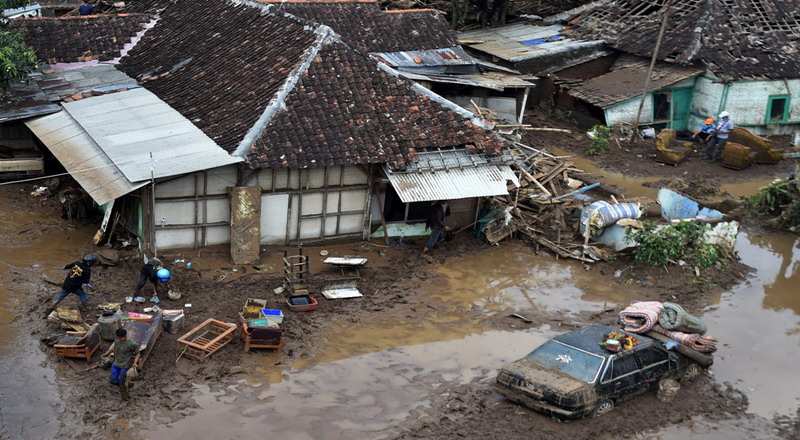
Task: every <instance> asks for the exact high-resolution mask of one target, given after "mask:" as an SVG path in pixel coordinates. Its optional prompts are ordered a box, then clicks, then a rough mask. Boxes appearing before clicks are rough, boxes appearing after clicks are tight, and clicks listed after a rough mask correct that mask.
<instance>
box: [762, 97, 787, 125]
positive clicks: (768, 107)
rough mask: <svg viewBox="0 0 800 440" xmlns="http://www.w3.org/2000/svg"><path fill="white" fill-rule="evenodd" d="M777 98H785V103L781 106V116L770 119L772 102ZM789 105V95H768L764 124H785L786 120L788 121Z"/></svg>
mask: <svg viewBox="0 0 800 440" xmlns="http://www.w3.org/2000/svg"><path fill="white" fill-rule="evenodd" d="M779 99H784V100H786V105H785V106H784V108H783V115H782V116H781V119H780V120H772V118H771V117H770V116H771V114H772V105H773V102H775V101H777V100H779ZM791 105H792V97H791V96H789V95H770V96H769V98H768V100H767V114H766V115H765V116H764V123H765V124H766V125H769V124H785V123H786V122H788V121H789V112H790V110H791Z"/></svg>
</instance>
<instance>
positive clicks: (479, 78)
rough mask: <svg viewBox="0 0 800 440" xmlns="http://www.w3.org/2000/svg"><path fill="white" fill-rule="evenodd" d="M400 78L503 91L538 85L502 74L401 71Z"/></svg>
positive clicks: (515, 76) (514, 76)
mask: <svg viewBox="0 0 800 440" xmlns="http://www.w3.org/2000/svg"><path fill="white" fill-rule="evenodd" d="M399 72H400V76H401V77H403V78H407V79H410V80H414V81H430V82H436V83H446V84H459V85H464V86H472V87H482V88H485V89H492V90H497V91H503V90H505V89H525V88H532V87H535V86H536V84H534V83H532V82H528V81H526V80H524V79H522V78H520V77H519V76H517V75H505V74H502V73H494V72H493V73H476V74H466V75H447V74H440V75H437V74H419V73H414V72H405V71H403V70H400V71H399Z"/></svg>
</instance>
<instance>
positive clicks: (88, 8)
mask: <svg viewBox="0 0 800 440" xmlns="http://www.w3.org/2000/svg"><path fill="white" fill-rule="evenodd" d="M92 14H94V6H93V5H90V4H89V3H87V1H86V0H83V4H82V5H81V6H80V7H79V8H78V15H92Z"/></svg>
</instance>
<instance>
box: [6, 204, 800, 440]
mask: <svg viewBox="0 0 800 440" xmlns="http://www.w3.org/2000/svg"><path fill="white" fill-rule="evenodd" d="M0 200H2V199H0ZM2 203H7V202H3V201H0V239H2V243H3V246H2V248H0V282H1V283H2V286H1V287H0V340H2V341H3V344H2V345H0V426H1V427H0V438H26V439H27V438H32V439H34V438H36V439H38V438H54V437H56V436H57V435H59V433H60V436H63V435H64V433H65V432H69V429H68V427H70V426H80V424H81V421H80V420H77V419H75V416H74V412H72V411H66V410H65V408H64V406H63V403H61V400H60V398H61V396H63V395H64V394H63V393H69V384H64V383H62V382H61V378H60V377H59V376H58V374H56V372H55V370H54V369H53V368H52V363H51V362H48V360H47V356H48V354H47V353H46V352H45V351H43V349H42V348H41V347H40V344H39V342H38V339H37V337H36V336H35V335H29V334H25V332H22V331H20V328H19V326H18V325H17V324H16V321H15V317H16V316H17V315H18V314H20V313H24V312H21V311H20V308H19V307H17V306H18V305H19V304H20V303H21V301H22V300H23V299H24V296H25V295H26V294H29V292H30V289H32V288H39V289H40V288H41V284H40V283H32V282H31V281H30V280H32V279H34V278H35V279H37V280H39V279H41V277H42V275H48V276H49V277H50V278H51V279H60V278H61V275H62V273H61V271H60V270H59V266H60V265H63V264H65V263H67V262H70V261H73V260H74V259H75V258H77V256H80V254H81V253H82V252H85V251H87V250H88V248H87V247H86V243H88V242H89V240H90V238H91V236H92V233H93V232H94V230H93V228H91V227H71V228H65V225H64V223H63V222H62V221H61V220H60V219H58V218H55V217H51V218H40V217H38V216H35V215H31V214H30V213H28V212H26V210H25V209H23V208H21V207H12V206H7V205H6V206H3V205H2ZM736 251H737V252H738V253H739V255H740V256H741V259H742V261H743V262H744V263H745V264H747V265H749V266H751V267H753V268H755V271H753V272H752V273H751V274H750V275H749V276H748V278H747V280H746V281H744V282H742V283H740V284H738V285H736V286H734V287H733V288H731V289H729V290H727V291H724V292H721V293H719V294H717V295H713V296H712V297H711V298H710V305H709V306H708V307H706V309H705V311H704V313H703V319H704V320H705V321H706V322H707V324H708V326H709V329H710V333H711V334H712V335H714V336H715V337H717V338H719V339H720V340H721V341H722V346H721V348H720V350H719V352H718V354H717V357H716V362H715V364H714V366H713V367H712V374H713V377H714V380H715V381H717V382H719V383H730V384H731V385H732V386H733V387H734V388H736V389H738V390H739V391H741V392H742V393H744V394H745V395H746V396H747V398H748V400H749V406H748V411H749V412H750V413H752V414H754V415H756V416H758V418H757V419H754V420H753V421H751V422H748V423H747V424H745V425H743V424H742V423H739V422H737V421H736V420H731V421H725V420H722V421H706V420H703V419H701V418H698V419H697V420H692V421H691V423H688V424H681V425H680V426H669V427H667V428H664V429H662V430H657V431H655V432H648V433H645V434H644V435H645V437H646V438H654V439H655V438H659V439H679V438H689V437H691V438H701V439H713V438H756V439H758V438H771V434H770V429H771V428H770V426H769V424H770V423H771V421H772V420H773V418H774V417H775V416H793V415H795V414H796V412H797V409H798V405H800V387H798V386H797V385H798V380H797V372H796V371H797V365H800V287H798V286H800V240H798V238H797V237H796V236H793V235H784V234H779V233H756V232H743V233H741V234H740V235H739V238H738V241H737V244H736ZM421 264H424V263H421ZM436 271H437V272H438V275H439V276H438V277H436V278H434V279H431V280H430V281H429V282H426V283H425V285H423V286H422V287H420V291H419V292H415V293H416V294H419V295H426V296H427V297H429V298H430V304H431V306H430V307H422V308H419V309H417V310H416V311H415V312H414V314H410V315H402V316H398V315H397V314H391V313H388V314H380V313H376V314H374V315H371V317H370V318H369V319H360V320H359V321H357V322H348V321H347V320H346V319H343V320H342V321H341V322H339V321H337V322H336V323H335V325H333V326H331V327H329V328H328V329H327V330H326V331H325V333H324V334H323V335H322V337H321V338H320V340H319V341H317V342H316V344H317V347H316V351H315V355H314V356H313V357H310V358H303V359H297V360H288V361H286V362H283V363H280V364H278V365H275V360H276V358H275V356H273V355H270V354H255V355H252V356H250V357H248V359H250V361H249V362H248V364H247V365H246V369H245V374H244V375H243V377H241V378H239V379H237V380H236V381H234V382H229V383H224V384H214V383H204V382H203V381H202V380H198V382H197V383H196V385H195V388H194V399H195V401H196V402H197V404H198V406H199V407H198V408H194V409H190V410H187V411H186V413H185V414H184V415H185V417H183V418H180V419H178V420H173V419H165V418H162V417H161V415H160V411H159V410H158V409H157V408H153V410H152V411H150V412H149V413H146V414H127V413H125V412H124V411H120V414H119V415H118V417H117V420H116V421H115V422H114V426H115V427H116V429H115V432H113V433H104V434H107V435H108V436H111V437H115V438H154V439H155V438H254V437H256V436H274V435H279V436H280V437H282V438H287V439H306V438H307V439H315V438H341V439H358V438H381V437H383V436H385V435H386V433H387V432H389V430H391V429H392V428H396V427H397V426H402V424H403V422H404V420H406V418H407V417H408V416H409V414H412V413H414V412H418V411H424V410H425V409H426V408H428V407H429V405H430V404H431V401H432V399H434V398H436V397H440V395H441V394H443V393H447V392H448V391H447V390H448V389H450V387H452V386H453V385H455V384H467V383H478V384H481V385H482V386H486V387H488V386H489V383H490V381H491V379H492V378H493V377H494V375H495V374H496V370H497V368H499V367H500V366H502V365H503V364H504V363H507V362H509V361H511V360H514V359H517V358H519V357H522V356H524V355H525V354H527V353H528V352H530V351H531V350H532V349H533V348H535V347H536V346H537V345H539V344H541V343H542V342H543V341H545V340H546V339H547V338H549V337H551V336H553V335H554V334H556V333H559V332H563V331H566V330H569V329H571V327H569V323H570V322H571V321H572V320H573V319H577V318H576V317H577V315H578V313H579V312H585V311H590V312H594V311H600V310H603V309H605V308H606V307H607V306H610V305H618V304H625V303H628V302H630V301H634V300H636V299H637V295H638V292H637V285H636V284H630V285H626V284H620V283H617V282H615V281H614V280H613V278H610V277H608V276H601V275H600V274H599V273H598V269H597V268H590V270H585V269H584V267H583V266H582V265H579V264H573V263H569V262H562V261H556V260H555V259H553V258H552V257H550V256H547V255H545V254H541V255H536V254H535V253H534V251H533V249H532V248H531V247H529V246H526V245H524V244H522V243H520V242H516V241H507V242H503V243H502V244H501V245H500V246H497V247H492V248H487V249H486V250H485V251H482V252H480V253H479V254H478V255H474V256H469V255H464V256H460V257H458V258H450V259H448V260H447V261H446V263H445V264H442V265H439V266H437V267H436ZM33 286H36V287H33ZM51 287H52V286H51ZM52 290H53V294H55V293H56V292H55V290H57V288H55V287H52ZM365 293H366V294H369V292H365ZM514 311H525V313H530V314H532V316H539V315H538V314H539V313H541V314H549V315H551V316H552V315H558V316H560V317H561V318H560V319H559V320H557V322H556V321H553V320H550V321H548V322H547V323H537V322H534V323H533V324H530V325H524V324H523V323H522V322H519V326H518V328H508V329H506V330H497V329H495V328H492V326H490V325H487V322H489V321H491V320H492V319H493V317H496V316H498V315H502V316H505V315H507V314H508V313H511V312H514ZM558 322H563V323H564V324H565V325H564V326H563V327H561V326H560V324H558ZM157 374H169V372H168V371H165V372H158V373H157ZM143 386H145V385H139V387H140V388H141V387H143ZM135 392H136V391H135V390H134V398H135ZM494 398H495V399H496V400H497V401H500V400H502V399H501V398H500V397H499V396H495V397H494ZM645 398H648V399H653V398H654V397H653V396H645V397H642V399H645ZM677 399H680V394H679V395H678V397H677ZM632 404H634V403H632ZM580 423H584V422H580ZM65 427H67V428H65Z"/></svg>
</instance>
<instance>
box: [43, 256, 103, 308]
mask: <svg viewBox="0 0 800 440" xmlns="http://www.w3.org/2000/svg"><path fill="white" fill-rule="evenodd" d="M96 262H97V257H95V256H94V255H92V254H88V255H85V256H84V257H83V259H82V260H81V261H76V262H74V263H70V264H67V265H66V266H64V270H68V271H69V273H68V274H67V277H66V278H65V279H64V283H63V284H61V292H60V293H59V294H58V295H56V298H55V300H53V303H52V304H50V307H48V308H47V310H46V311H45V313H44V317H45V318H46V317H47V316H48V315H49V314H50V312H52V311H53V310H54V309H55V308H56V306H57V305H58V303H60V302H61V301H62V300H63V299H64V298H66V297H67V296H69V294H70V293H74V294H76V295H78V298H80V300H81V307H85V306H86V304H87V303H88V302H89V298H88V297H87V296H86V292H85V291H84V290H83V285H84V284H86V285H87V286H88V287H89V288H90V289H91V288H92V285H91V284H89V281H90V280H91V279H92V269H91V267H92V266H94V264H95V263H96Z"/></svg>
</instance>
